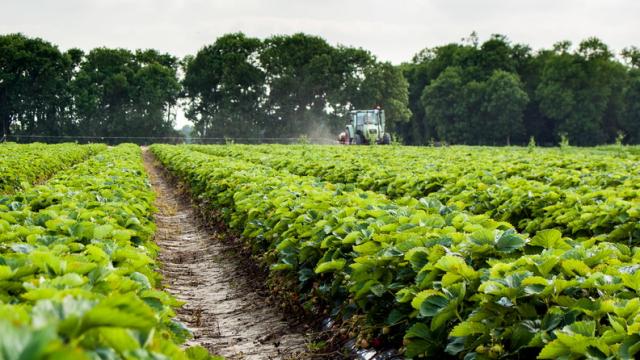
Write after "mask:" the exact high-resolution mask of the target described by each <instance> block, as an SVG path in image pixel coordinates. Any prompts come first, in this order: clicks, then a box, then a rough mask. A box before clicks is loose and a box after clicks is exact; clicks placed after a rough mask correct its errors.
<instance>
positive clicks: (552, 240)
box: [529, 229, 562, 249]
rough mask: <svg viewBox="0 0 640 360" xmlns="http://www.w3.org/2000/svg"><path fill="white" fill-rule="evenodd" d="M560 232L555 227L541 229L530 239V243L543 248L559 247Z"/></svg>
mask: <svg viewBox="0 0 640 360" xmlns="http://www.w3.org/2000/svg"><path fill="white" fill-rule="evenodd" d="M561 239H562V233H561V232H560V231H558V230H556V229H546V230H541V231H538V232H537V233H536V235H535V236H534V237H533V238H532V239H531V242H530V243H529V244H530V245H533V246H541V247H543V248H545V249H554V248H559V247H560V246H558V245H560V244H561Z"/></svg>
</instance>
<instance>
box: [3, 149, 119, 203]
mask: <svg viewBox="0 0 640 360" xmlns="http://www.w3.org/2000/svg"><path fill="white" fill-rule="evenodd" d="M106 148H107V147H106V145H102V144H91V145H78V144H73V143H66V144H55V145H47V144H41V143H33V144H15V143H6V144H2V145H0V194H8V193H13V192H16V191H19V190H21V189H24V188H28V187H29V186H31V185H32V184H35V183H39V182H42V181H44V180H46V179H48V178H50V177H51V176H53V175H54V174H56V173H57V172H58V171H60V170H63V169H66V168H68V167H70V166H72V165H74V164H77V163H79V162H81V161H83V160H85V159H87V158H88V157H90V156H92V155H94V154H97V153H98V152H100V151H103V150H104V149H106Z"/></svg>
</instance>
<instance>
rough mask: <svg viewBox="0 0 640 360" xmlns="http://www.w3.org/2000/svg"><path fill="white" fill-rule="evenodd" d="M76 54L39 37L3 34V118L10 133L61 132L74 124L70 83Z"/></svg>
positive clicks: (0, 49) (0, 74) (0, 60)
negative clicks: (70, 117) (66, 51)
mask: <svg viewBox="0 0 640 360" xmlns="http://www.w3.org/2000/svg"><path fill="white" fill-rule="evenodd" d="M76 54H77V51H75V50H74V51H70V52H69V53H62V52H60V50H58V48H57V47H56V46H54V45H52V44H51V43H49V42H47V41H44V40H42V39H39V38H28V37H26V36H24V35H22V34H9V35H0V119H1V121H2V130H3V131H4V132H5V133H6V134H11V133H13V132H15V133H18V134H53V135H60V134H63V133H64V132H65V131H67V130H68V129H69V128H70V127H71V126H72V124H71V122H70V119H69V116H68V115H69V110H70V108H69V107H70V103H71V102H70V96H69V93H68V88H67V86H66V84H67V82H68V80H69V78H70V76H71V75H70V74H71V71H72V70H73V65H74V55H76Z"/></svg>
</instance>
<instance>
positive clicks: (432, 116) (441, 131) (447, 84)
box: [421, 67, 471, 143]
mask: <svg viewBox="0 0 640 360" xmlns="http://www.w3.org/2000/svg"><path fill="white" fill-rule="evenodd" d="M464 95H465V88H464V83H463V80H462V69H460V68H459V67H449V68H447V69H446V70H445V71H443V72H442V74H440V76H438V78H437V79H436V80H435V81H433V82H432V83H431V84H430V85H428V86H427V87H425V89H424V92H423V94H422V98H421V102H422V104H423V106H424V109H425V110H424V112H425V115H426V116H427V118H428V119H429V121H430V122H431V123H432V124H433V127H434V128H435V129H436V133H437V134H438V137H439V138H440V140H443V141H449V142H453V143H464V142H465V141H466V140H468V137H467V135H466V133H468V131H467V130H466V129H469V128H471V127H470V126H469V125H470V122H469V117H468V116H467V115H468V113H467V109H466V108H467V102H466V101H465V97H464Z"/></svg>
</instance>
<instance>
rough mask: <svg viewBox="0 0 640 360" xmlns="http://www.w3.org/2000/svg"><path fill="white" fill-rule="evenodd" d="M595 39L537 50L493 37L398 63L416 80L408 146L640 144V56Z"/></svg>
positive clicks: (411, 92)
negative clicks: (437, 143) (562, 141)
mask: <svg viewBox="0 0 640 360" xmlns="http://www.w3.org/2000/svg"><path fill="white" fill-rule="evenodd" d="M619 56H620V58H621V60H622V61H620V59H619V57H617V56H616V55H615V54H614V53H613V52H612V50H610V49H609V47H608V46H607V45H606V44H604V43H603V42H602V41H601V40H599V39H597V38H589V39H586V40H584V41H582V42H581V43H580V44H578V46H576V47H573V46H572V44H571V43H570V42H568V41H562V42H558V43H556V44H554V45H553V47H552V48H551V49H542V50H539V51H533V50H532V49H531V48H530V47H528V46H527V45H522V44H511V43H510V42H509V41H508V39H507V38H506V37H504V36H501V35H493V36H492V37H491V38H490V39H489V40H487V41H485V42H483V43H482V44H479V42H478V39H477V36H476V35H475V33H472V34H471V36H470V37H469V38H468V39H464V41H462V42H461V43H453V44H448V45H444V46H439V47H435V48H427V49H424V50H422V51H421V52H420V53H418V54H417V55H415V56H414V58H413V59H412V61H411V62H409V63H405V64H402V65H400V68H402V70H403V73H404V75H405V77H406V78H407V80H408V82H409V108H410V109H411V112H412V116H411V119H410V121H409V122H407V123H404V124H402V125H400V127H399V129H398V132H400V133H401V134H402V135H403V136H404V138H405V140H406V141H407V142H409V143H412V144H424V143H428V142H430V141H433V139H435V140H436V141H447V142H451V143H456V144H461V143H462V144H470V145H505V144H509V143H516V144H525V143H527V142H528V141H529V140H530V139H531V138H533V139H534V141H536V142H538V143H542V144H557V143H558V142H559V139H560V138H561V137H566V139H569V141H570V142H571V143H574V144H577V145H595V144H602V143H611V142H614V141H615V140H616V138H617V139H618V140H620V139H622V138H623V137H624V140H625V141H626V142H627V143H636V144H637V143H640V50H639V49H638V48H636V47H629V48H626V49H624V50H623V51H622V52H621V54H619Z"/></svg>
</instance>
